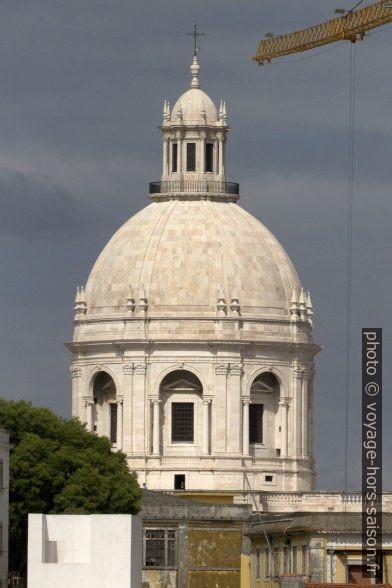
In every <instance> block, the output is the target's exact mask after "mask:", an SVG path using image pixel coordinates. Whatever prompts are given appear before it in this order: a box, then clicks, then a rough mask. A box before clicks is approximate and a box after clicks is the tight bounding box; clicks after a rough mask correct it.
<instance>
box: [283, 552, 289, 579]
mask: <svg viewBox="0 0 392 588" xmlns="http://www.w3.org/2000/svg"><path fill="white" fill-rule="evenodd" d="M283 573H284V574H290V573H291V570H290V548H289V546H288V545H285V546H284V547H283Z"/></svg>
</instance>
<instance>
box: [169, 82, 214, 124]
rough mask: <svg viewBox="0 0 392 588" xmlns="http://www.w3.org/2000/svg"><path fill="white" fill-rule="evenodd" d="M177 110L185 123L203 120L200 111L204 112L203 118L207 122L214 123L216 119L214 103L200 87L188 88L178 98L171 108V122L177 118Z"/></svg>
mask: <svg viewBox="0 0 392 588" xmlns="http://www.w3.org/2000/svg"><path fill="white" fill-rule="evenodd" d="M178 112H181V115H182V120H183V122H185V123H192V122H194V123H201V122H204V118H203V116H202V112H205V120H206V121H207V123H209V122H213V123H215V122H217V120H218V113H217V110H216V108H215V104H214V103H213V101H212V100H211V98H210V97H209V96H208V95H207V94H206V93H205V92H203V90H200V88H190V89H189V90H187V91H186V92H184V94H183V95H182V96H180V98H178V100H177V102H176V103H175V105H174V107H173V110H172V115H171V120H172V122H174V121H175V120H176V119H177V116H178Z"/></svg>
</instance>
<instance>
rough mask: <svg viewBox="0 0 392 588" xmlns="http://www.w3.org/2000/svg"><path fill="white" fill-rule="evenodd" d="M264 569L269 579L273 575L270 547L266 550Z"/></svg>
mask: <svg viewBox="0 0 392 588" xmlns="http://www.w3.org/2000/svg"><path fill="white" fill-rule="evenodd" d="M264 569H265V577H266V578H269V577H270V575H271V553H270V549H269V547H266V548H265V549H264Z"/></svg>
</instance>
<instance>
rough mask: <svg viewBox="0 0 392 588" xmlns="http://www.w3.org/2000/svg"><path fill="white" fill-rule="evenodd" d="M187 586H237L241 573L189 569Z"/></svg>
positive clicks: (190, 587) (235, 587) (223, 587)
mask: <svg viewBox="0 0 392 588" xmlns="http://www.w3.org/2000/svg"><path fill="white" fill-rule="evenodd" d="M188 579H189V581H188V588H239V586H240V581H241V573H240V572H239V571H237V572H226V571H206V572H199V571H194V570H192V571H190V572H189V573H188Z"/></svg>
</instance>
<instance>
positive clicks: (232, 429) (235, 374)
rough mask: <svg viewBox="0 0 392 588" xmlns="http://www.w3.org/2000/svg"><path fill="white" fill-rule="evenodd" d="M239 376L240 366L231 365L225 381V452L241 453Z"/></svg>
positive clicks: (240, 373) (237, 364)
mask: <svg viewBox="0 0 392 588" xmlns="http://www.w3.org/2000/svg"><path fill="white" fill-rule="evenodd" d="M241 375H242V365H241V364H240V363H231V364H230V369H229V377H228V381H227V432H226V435H227V451H228V452H229V453H235V454H237V455H238V454H239V453H241V430H240V428H239V427H238V424H239V423H240V422H241Z"/></svg>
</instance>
